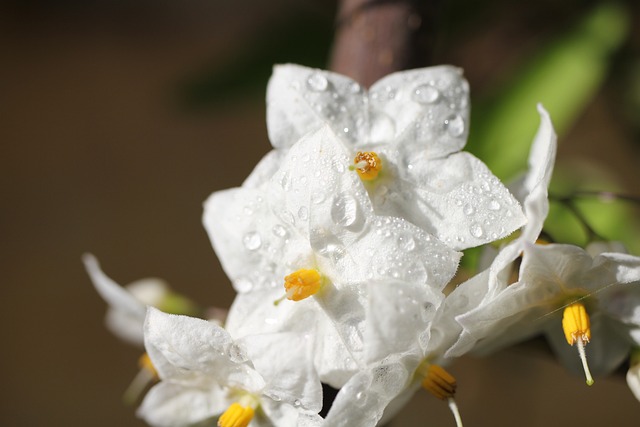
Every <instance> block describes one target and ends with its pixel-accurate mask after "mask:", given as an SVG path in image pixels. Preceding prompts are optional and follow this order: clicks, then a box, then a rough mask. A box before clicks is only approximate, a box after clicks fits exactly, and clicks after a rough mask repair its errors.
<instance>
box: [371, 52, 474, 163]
mask: <svg viewBox="0 0 640 427" xmlns="http://www.w3.org/2000/svg"><path fill="white" fill-rule="evenodd" d="M369 105H370V115H369V121H370V129H371V130H370V137H369V139H368V140H364V141H362V142H369V143H373V144H376V143H393V144H394V146H395V147H396V148H397V149H398V150H401V151H403V152H405V153H409V152H410V153H415V152H424V153H427V156H428V157H429V158H431V159H433V158H439V157H444V156H446V155H448V154H451V153H455V152H456V151H460V150H461V149H462V147H464V146H465V144H466V141H467V135H468V132H469V85H468V83H467V81H466V80H465V79H464V77H463V76H462V70H461V69H460V68H456V67H452V66H446V65H445V66H438V67H430V68H419V69H415V70H408V71H401V72H397V73H393V74H390V75H388V76H386V77H384V78H382V79H380V80H379V81H377V82H376V83H374V84H373V86H371V89H370V90H369Z"/></svg>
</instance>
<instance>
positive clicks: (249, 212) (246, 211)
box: [242, 206, 253, 215]
mask: <svg viewBox="0 0 640 427" xmlns="http://www.w3.org/2000/svg"><path fill="white" fill-rule="evenodd" d="M242 212H244V214H245V215H253V209H251V206H245V207H244V209H243V210H242Z"/></svg>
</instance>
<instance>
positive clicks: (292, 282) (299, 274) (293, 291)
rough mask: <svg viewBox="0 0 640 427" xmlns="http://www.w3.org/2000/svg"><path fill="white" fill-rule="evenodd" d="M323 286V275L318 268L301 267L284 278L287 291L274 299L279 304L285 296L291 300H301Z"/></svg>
mask: <svg viewBox="0 0 640 427" xmlns="http://www.w3.org/2000/svg"><path fill="white" fill-rule="evenodd" d="M320 287H322V276H320V273H319V272H318V270H308V269H304V268H302V269H300V270H296V271H294V272H293V273H291V274H290V275H288V276H286V277H285V278H284V289H285V290H286V291H287V293H286V294H285V295H284V296H283V297H282V298H280V299H278V300H276V301H274V304H275V305H278V304H279V303H280V302H281V301H282V300H284V299H285V298H287V299H289V300H291V301H300V300H303V299H305V298H308V297H310V296H311V295H314V294H316V293H317V292H318V291H319V290H320Z"/></svg>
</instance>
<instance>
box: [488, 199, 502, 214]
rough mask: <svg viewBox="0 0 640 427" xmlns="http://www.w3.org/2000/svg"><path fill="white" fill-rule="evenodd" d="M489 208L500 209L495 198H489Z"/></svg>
mask: <svg viewBox="0 0 640 427" xmlns="http://www.w3.org/2000/svg"><path fill="white" fill-rule="evenodd" d="M488 207H489V210H492V211H499V210H500V203H499V202H498V201H497V200H493V199H491V201H489V206H488Z"/></svg>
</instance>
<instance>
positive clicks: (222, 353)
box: [138, 308, 322, 427]
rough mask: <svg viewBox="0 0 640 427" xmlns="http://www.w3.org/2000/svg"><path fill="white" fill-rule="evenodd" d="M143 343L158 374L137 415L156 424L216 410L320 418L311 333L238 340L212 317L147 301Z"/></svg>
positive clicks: (268, 421) (282, 420)
mask: <svg viewBox="0 0 640 427" xmlns="http://www.w3.org/2000/svg"><path fill="white" fill-rule="evenodd" d="M145 346H146V348H147V353H148V354H149V356H150V357H151V360H152V362H153V365H154V366H155V367H156V369H157V371H158V374H159V376H160V379H161V382H160V383H158V384H156V385H155V386H154V387H153V388H152V389H151V390H150V391H149V393H148V394H147V396H146V397H145V399H144V401H143V402H142V405H141V406H140V408H139V409H138V415H139V416H140V417H142V418H144V419H145V421H147V422H148V423H149V424H151V425H153V426H160V427H180V426H190V425H193V424H196V423H200V422H204V421H207V420H211V421H213V419H216V418H217V419H218V425H219V426H221V427H231V426H244V427H246V426H247V425H248V424H249V423H251V425H252V426H257V427H260V426H262V427H266V426H278V427H280V426H283V427H287V426H288V427H297V426H301V425H308V426H312V425H319V423H320V422H321V418H320V417H319V416H318V415H317V413H318V412H319V411H320V409H321V407H322V388H321V385H320V381H319V380H318V377H317V375H316V374H315V371H314V370H313V363H312V354H311V351H312V346H311V342H310V338H309V337H305V336H300V335H297V334H292V333H281V334H265V335H257V336H251V337H245V338H244V339H241V340H235V341H234V340H233V339H232V338H231V336H230V335H229V333H228V332H227V331H225V330H224V329H223V328H221V327H219V326H217V325H215V324H213V323H211V322H207V321H205V320H201V319H196V318H191V317H187V316H177V315H170V314H165V313H162V312H161V311H159V310H156V309H154V308H149V311H148V315H147V319H146V322H145ZM302 356H305V357H302Z"/></svg>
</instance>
